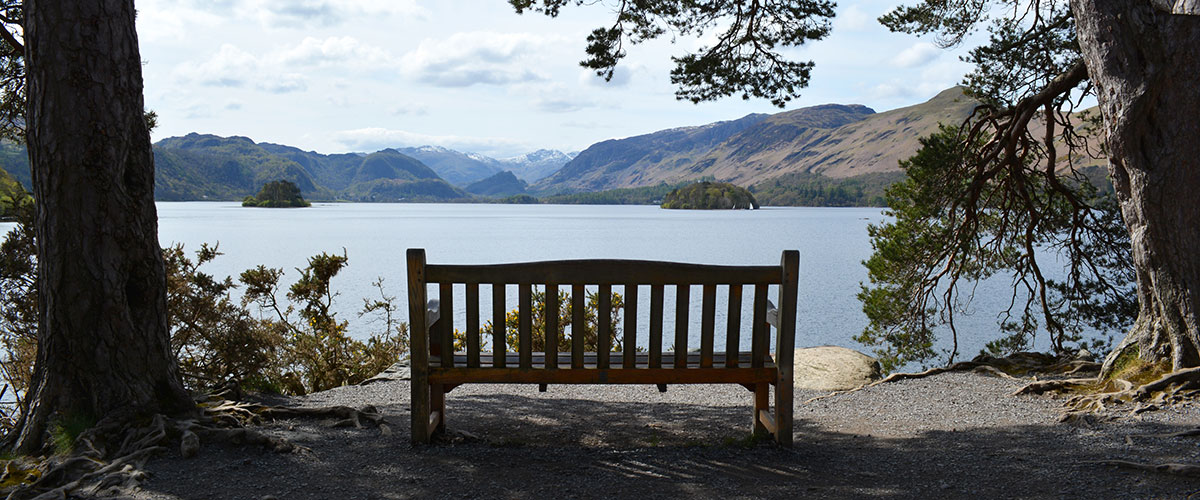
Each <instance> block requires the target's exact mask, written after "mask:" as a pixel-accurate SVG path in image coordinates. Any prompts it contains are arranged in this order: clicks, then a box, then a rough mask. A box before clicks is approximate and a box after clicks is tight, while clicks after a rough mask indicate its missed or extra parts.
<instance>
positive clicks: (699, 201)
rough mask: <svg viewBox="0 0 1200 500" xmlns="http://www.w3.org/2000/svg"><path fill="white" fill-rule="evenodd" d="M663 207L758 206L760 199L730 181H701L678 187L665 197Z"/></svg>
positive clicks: (717, 207)
mask: <svg viewBox="0 0 1200 500" xmlns="http://www.w3.org/2000/svg"><path fill="white" fill-rule="evenodd" d="M662 207H663V208H681V209H692V210H719V209H734V210H737V209H746V210H754V209H757V208H758V201H757V200H755V199H754V195H753V194H751V193H750V191H748V190H747V189H746V188H744V187H741V186H735V185H733V184H730V183H728V182H709V181H701V182H697V183H695V184H691V185H688V186H684V187H681V188H677V189H675V190H673V191H671V192H670V193H668V194H667V196H666V197H665V198H663V202H662Z"/></svg>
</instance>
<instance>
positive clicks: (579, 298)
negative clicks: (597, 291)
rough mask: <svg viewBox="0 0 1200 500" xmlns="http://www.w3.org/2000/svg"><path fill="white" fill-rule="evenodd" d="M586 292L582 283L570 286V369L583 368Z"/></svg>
mask: <svg viewBox="0 0 1200 500" xmlns="http://www.w3.org/2000/svg"><path fill="white" fill-rule="evenodd" d="M586 301H587V290H585V289H584V288H583V284H582V283H573V284H571V368H583V341H584V340H586V339H585V338H584V337H585V336H586V335H585V334H586V332H587V319H586V317H585V316H584V314H583V313H584V304H585V302H586Z"/></svg>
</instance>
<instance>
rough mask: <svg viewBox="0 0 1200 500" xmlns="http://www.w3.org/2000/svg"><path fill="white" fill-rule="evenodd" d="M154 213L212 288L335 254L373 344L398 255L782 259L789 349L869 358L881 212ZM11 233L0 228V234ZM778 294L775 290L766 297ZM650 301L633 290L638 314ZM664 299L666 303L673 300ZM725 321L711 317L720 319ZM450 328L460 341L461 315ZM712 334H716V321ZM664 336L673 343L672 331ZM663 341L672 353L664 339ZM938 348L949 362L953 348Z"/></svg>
mask: <svg viewBox="0 0 1200 500" xmlns="http://www.w3.org/2000/svg"><path fill="white" fill-rule="evenodd" d="M158 211H159V236H160V240H161V242H162V244H163V245H164V246H165V245H168V244H171V243H175V242H179V243H184V244H185V245H186V248H187V249H189V250H194V249H196V248H199V245H200V243H202V242H207V243H210V244H219V245H220V250H221V251H222V252H223V253H224V254H225V255H223V256H221V257H219V258H218V259H217V260H216V261H215V262H213V263H211V264H209V265H208V266H206V268H205V270H206V271H207V272H209V273H211V274H214V275H217V276H218V277H223V276H226V275H232V276H235V277H236V275H237V274H238V273H239V272H241V271H242V270H245V269H247V268H251V267H254V266H256V265H258V264H263V265H266V266H269V267H277V268H283V269H284V270H285V271H286V274H285V276H284V279H285V280H286V281H288V282H289V283H290V281H291V280H294V279H295V278H296V276H297V275H298V272H296V271H295V268H297V267H303V266H304V265H305V263H306V259H307V258H308V257H309V256H311V255H314V254H317V253H320V252H330V253H341V252H343V251H344V252H345V253H346V255H347V256H348V257H349V265H348V267H347V268H346V269H344V270H343V271H342V273H341V274H339V275H338V276H337V277H336V278H335V279H334V281H333V285H334V289H335V290H336V291H337V292H338V293H339V294H340V295H339V297H338V299H337V300H338V304H337V310H338V313H339V317H340V318H342V319H346V320H349V321H350V323H351V326H350V331H351V333H352V334H354V335H356V336H362V335H365V334H366V333H367V332H369V331H371V330H372V327H373V325H372V324H371V323H370V321H369V320H368V319H367V318H359V317H358V316H357V314H356V313H357V311H358V310H359V309H361V306H362V300H363V298H364V297H375V296H377V292H376V291H375V290H374V289H373V288H372V287H371V285H370V283H371V282H372V281H374V280H375V278H377V277H382V278H384V284H385V287H386V290H387V292H388V294H389V295H393V296H395V297H397V301H398V302H399V305H400V307H401V309H400V310H401V311H402V314H401V316H402V318H404V319H407V310H408V309H407V304H406V303H405V301H404V299H405V298H406V297H407V291H406V290H405V281H406V277H405V249H407V248H425V249H426V252H427V256H428V260H429V262H431V263H456V264H457V263H464V264H467V263H499V262H516V261H527V260H548V259H579V258H623V259H647V260H674V261H683V262H697V263H709V264H776V263H778V262H779V258H780V253H781V251H782V250H784V249H798V250H799V251H800V269H801V271H800V293H799V304H798V314H799V325H798V328H797V331H798V333H797V339H796V345H797V346H811V345H823V344H833V345H842V346H846V347H851V348H858V349H860V350H865V349H863V347H862V346H860V345H858V344H856V343H855V342H854V341H853V340H852V337H853V336H854V335H855V334H857V333H859V332H861V331H862V328H863V327H864V326H865V324H866V318H865V317H864V315H863V313H862V310H861V306H860V304H859V302H858V300H857V299H856V298H855V294H856V293H857V292H858V291H859V283H860V282H861V281H863V280H865V279H866V271H865V269H864V268H863V267H862V265H861V261H862V260H864V259H866V258H867V257H868V256H869V255H870V252H871V247H870V242H869V240H868V238H867V233H866V228H867V225H868V224H874V223H879V222H880V221H882V220H883V216H882V215H881V211H880V210H879V209H869V208H765V209H762V210H757V211H719V212H718V211H678V210H662V209H659V208H657V207H653V206H583V205H565V206H550V205H466V204H445V205H441V204H318V205H314V206H313V207H312V208H307V209H292V210H270V209H244V208H242V207H241V206H240V205H238V204H237V203H211V202H183V203H159V204H158ZM9 227H11V225H10V224H9V225H0V231H6V230H7V229H8V228H9ZM985 285H995V286H984V287H982V288H981V289H980V290H978V291H977V297H976V298H977V301H978V303H979V304H980V306H979V308H978V309H979V312H978V313H977V314H975V315H974V316H972V317H968V318H966V319H965V321H964V324H963V328H962V329H961V330H962V334H963V335H964V337H965V338H961V339H960V343H961V344H962V352H963V353H964V354H966V355H968V356H970V355H973V354H974V353H975V352H977V351H978V350H979V349H980V348H981V347H982V345H983V342H984V341H985V340H986V336H990V335H994V334H995V331H996V323H995V312H994V307H993V306H998V305H999V304H1002V303H1004V302H1005V301H1006V300H1007V299H1008V292H1006V291H1005V290H1004V287H1003V283H999V282H997V283H995V284H985ZM668 290H670V289H669V288H668ZM462 294H463V291H462V290H461V289H459V290H457V295H458V296H459V297H457V300H456V301H455V303H456V304H459V305H460V306H459V307H460V308H461V304H462ZM775 294H776V292H775V290H774V289H773V290H772V297H775ZM481 295H482V297H481V300H482V302H483V304H484V306H483V308H482V309H481V316H483V317H488V314H489V311H490V306H488V304H490V303H491V301H490V297H488V296H487V295H488V290H487V287H481ZM648 295H649V294H648V293H646V291H645V290H643V293H642V294H641V296H642V298H643V300H648ZM515 296H516V293H515V288H514V290H513V291H510V292H509V294H508V297H509V298H510V300H512V301H515ZM692 296H693V300H692V305H693V308H692V309H693V311H692V314H691V315H690V317H691V318H693V320H694V322H696V323H697V324H694V325H692V326H691V328H690V329H689V331H690V332H691V333H692V340H691V341H690V342H689V346H690V347H693V348H694V347H696V346H698V345H699V342H698V340H697V339H698V331H699V327H698V321H699V316H700V314H699V304H698V302H699V301H698V298H699V290H698V289H696V290H694V291H693V292H692ZM282 298H283V297H281V299H282ZM667 299H668V302H670V301H671V300H672V293H671V292H670V291H668V293H667ZM773 300H774V299H773ZM510 307H515V302H514V303H513V304H510ZM639 309H640V310H641V311H646V309H647V308H646V306H642V307H640V308H639ZM722 309H723V308H722V307H721V306H720V305H719V306H718V311H721V310H722ZM988 311H991V312H988ZM747 314H748V313H747ZM457 316H458V317H457V319H456V324H457V325H460V327H461V325H462V324H463V322H464V319H463V313H462V312H461V311H460V312H459V313H458V314H457ZM668 316H670V315H668ZM744 317H746V316H745V315H744ZM645 321H646V319H641V320H640V321H639V323H640V324H643V325H644V324H645ZM717 324H718V325H722V324H723V323H722V322H721V320H720V319H718V321H717ZM664 331H666V332H673V331H674V329H673V326H672V325H671V318H670V317H668V319H667V325H666V327H665V328H664ZM747 334H748V332H743V336H745V335H747ZM666 336H667V337H668V338H667V339H666V340H665V343H666V346H667V347H670V344H671V340H670V339H671V338H672V337H671V335H670V334H667V335H666ZM717 337H718V341H717V346H718V348H720V347H722V346H723V344H724V342H723V341H722V340H720V339H721V338H722V335H721V332H720V330H719V331H718V335H717ZM1039 340H1041V339H1039ZM642 342H645V341H644V340H642ZM745 342H746V341H745V340H744V341H743V344H742V345H746V343H745ZM942 347H943V348H948V347H949V343H948V342H947V343H945V345H943V346H942ZM1038 347H1041V348H1044V347H1045V346H1043V345H1039V346H1038Z"/></svg>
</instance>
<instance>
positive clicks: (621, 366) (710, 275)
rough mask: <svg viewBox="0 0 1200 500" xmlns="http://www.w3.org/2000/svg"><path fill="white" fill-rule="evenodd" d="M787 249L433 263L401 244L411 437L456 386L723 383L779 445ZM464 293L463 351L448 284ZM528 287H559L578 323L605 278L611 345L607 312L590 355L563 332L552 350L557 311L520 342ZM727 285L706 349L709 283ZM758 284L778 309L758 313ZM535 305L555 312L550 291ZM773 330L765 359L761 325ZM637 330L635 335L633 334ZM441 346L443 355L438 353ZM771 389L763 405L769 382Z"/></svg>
mask: <svg viewBox="0 0 1200 500" xmlns="http://www.w3.org/2000/svg"><path fill="white" fill-rule="evenodd" d="M799 262H800V257H799V252H797V251H795V250H787V251H784V252H783V257H782V259H781V263H780V265H778V266H710V265H698V264H682V263H674V262H649V261H635V260H563V261H548V262H525V263H517V264H495V265H433V264H427V263H426V262H425V250H423V249H409V250H408V304H409V323H410V332H411V335H412V338H411V350H412V354H411V360H410V361H411V363H410V369H411V372H412V440H413V442H414V443H427V442H429V441H430V439H431V437H432V436H433V435H435V434H438V433H442V432H444V431H445V428H446V393H447V392H449V391H450V390H452V389H453V388H455V387H457V386H458V385H461V384H466V383H528V384H539V385H540V386H541V387H542V389H543V390H544V388H545V385H546V384H654V385H658V386H659V389H660V390H665V386H666V384H715V383H734V384H740V385H742V386H745V387H746V388H747V389H749V390H750V391H751V392H752V393H753V395H754V396H753V402H754V411H753V414H752V421H753V425H752V428H751V432H753V433H755V434H762V433H771V434H773V435H774V438H775V441H776V442H778V443H779V444H780V445H783V446H789V447H790V446H791V444H792V351H793V345H794V342H795V331H796V287H797V276H798V271H799V266H800V264H799ZM429 284H437V285H438V287H437V300H429V297H428V294H429V287H428V285H429ZM455 285H460V290H465V297H466V310H465V312H466V318H465V319H466V324H465V325H462V326H463V327H464V332H465V337H466V339H465V340H466V351H465V352H455V353H451V352H448V351H450V349H444V350H443V349H442V346H453V345H454V340H453V334H454V330H455V326H456V325H454V321H453V318H454V286H455ZM480 285H483V286H485V287H489V288H490V289H491V292H492V308H491V313H492V324H493V325H494V329H495V331H494V334H495V335H494V336H493V340H494V343H493V345H492V346H491V349H490V351H491V352H487V350H488V347H487V346H485V345H482V344H481V342H480V311H479V290H480ZM508 285H516V288H517V291H518V294H517V295H518V300H517V302H518V304H519V307H518V309H519V313H518V316H519V321H518V323H519V328H518V332H517V339H518V342H517V344H518V348H517V351H516V352H508V351H507V350H508V346H507V345H506V343H505V342H506V337H507V335H506V333H507V332H506V330H505V329H506V326H505V324H506V322H505V318H506V314H507V312H508V308H507V307H506V305H505V299H506V295H505V294H506V288H507V286H508ZM534 285H541V286H545V287H546V288H545V289H546V290H547V292H550V291H552V290H555V291H556V290H559V287H569V289H570V290H571V298H570V299H569V300H571V302H572V308H571V311H572V315H573V317H572V323H573V324H575V325H581V324H584V321H585V320H584V316H583V315H584V304H585V302H584V301H585V296H586V294H587V293H586V291H587V290H588V288H586V287H591V289H594V290H597V297H598V301H599V308H598V309H599V311H608V310H609V309H610V306H611V299H610V294H611V292H612V290H613V287H614V286H617V287H620V288H621V289H622V292H621V293H623V294H624V296H625V310H624V311H623V313H624V314H623V326H624V328H623V329H624V331H623V332H622V339H621V341H622V347H623V351H621V352H610V346H611V345H612V340H613V339H610V338H608V337H609V336H610V335H608V332H609V329H610V327H611V326H612V325H611V319H610V318H609V315H608V314H597V315H596V316H597V321H598V323H599V324H598V328H597V331H598V332H599V333H598V338H597V339H596V342H597V345H598V347H597V352H585V350H584V339H583V337H584V336H583V335H573V336H572V345H571V351H570V352H557V350H558V349H557V346H558V345H559V342H558V338H557V337H558V317H557V315H556V314H546V315H545V316H546V320H545V321H546V323H547V324H546V325H545V332H546V341H545V345H546V346H547V347H546V351H549V352H533V350H532V348H531V345H532V341H531V331H532V320H531V309H532V305H531V296H532V290H533V286H534ZM721 285H723V286H724V287H727V290H728V294H727V297H728V300H727V303H728V321H727V322H726V325H725V345H726V349H725V350H724V351H714V345H713V339H714V337H715V334H716V332H715V330H716V328H717V326H716V325H715V323H716V321H715V317H716V314H715V312H716V303H717V300H716V298H717V287H718V286H721ZM769 285H779V286H778V291H779V296H778V300H779V305H780V309H779V310H778V311H773V310H770V311H769V309H770V306H769V301H768V298H767V295H768V286H769ZM693 286H698V287H699V288H700V290H701V301H702V303H701V310H702V313H701V328H700V330H701V331H700V339H701V340H700V346H699V350H698V352H689V351H688V325H689V321H688V312H689V300H690V296H691V291H692V287H693ZM668 287H674V288H675V311H674V314H675V332H674V344H675V351H674V352H663V317H664V311H663V295H664V289H667V288H668ZM640 288H648V289H649V292H650V300H649V304H650V312H649V318H650V321H649V325H646V326H647V328H646V335H647V336H648V339H647V343H646V344H645V345H648V348H647V349H646V350H645V351H644V352H638V351H637V350H636V346H637V338H638V337H637V333H638V332H639V329H638V327H639V326H640V325H638V321H637V320H638V314H637V307H638V295H639V293H642V291H640V290H639V289H640ZM743 289H746V290H747V292H748V293H749V294H752V296H751V300H753V306H752V308H751V309H752V311H753V314H752V316H753V317H752V318H751V321H752V323H751V325H752V326H751V332H752V334H751V341H750V344H751V345H750V346H749V347H750V348H749V350H748V351H740V350H739V343H740V340H741V339H740V337H741V327H742V319H741V318H742V295H743ZM545 307H546V309H545V310H546V311H557V310H558V308H559V297H558V294H557V293H546V294H545ZM771 326H775V345H776V351H775V355H774V356H772V354H771V352H770V338H769V337H768V335H769V334H770V327H771ZM642 338H646V337H642ZM443 353H444V354H443ZM772 385H774V386H775V411H774V413H772V412H771V409H770V386H772Z"/></svg>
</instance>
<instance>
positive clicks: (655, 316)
mask: <svg viewBox="0 0 1200 500" xmlns="http://www.w3.org/2000/svg"><path fill="white" fill-rule="evenodd" d="M662 336H663V285H662V283H658V284H654V285H651V286H650V357H649V358H650V360H649V361H650V362H649V367H650V368H662Z"/></svg>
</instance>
